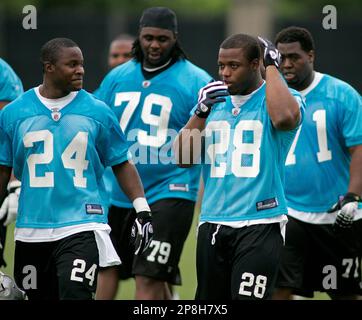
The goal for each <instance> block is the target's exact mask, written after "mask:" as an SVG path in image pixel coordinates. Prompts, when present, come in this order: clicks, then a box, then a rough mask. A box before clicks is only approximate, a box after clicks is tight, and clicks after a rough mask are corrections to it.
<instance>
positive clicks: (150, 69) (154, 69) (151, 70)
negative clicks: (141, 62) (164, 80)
mask: <svg viewBox="0 0 362 320" xmlns="http://www.w3.org/2000/svg"><path fill="white" fill-rule="evenodd" d="M171 60H172V58H171V59H170V60H168V61H167V62H166V63H165V64H163V65H162V66H159V67H155V68H146V67H145V66H142V68H143V70H145V71H147V72H155V71H157V70H160V69H162V68H164V67H166V66H168V65H169V64H170V62H171Z"/></svg>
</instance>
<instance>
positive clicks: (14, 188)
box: [0, 180, 21, 226]
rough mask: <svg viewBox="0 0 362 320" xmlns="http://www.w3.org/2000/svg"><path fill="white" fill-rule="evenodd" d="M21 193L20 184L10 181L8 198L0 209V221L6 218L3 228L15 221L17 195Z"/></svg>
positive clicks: (17, 203) (17, 202)
mask: <svg viewBox="0 0 362 320" xmlns="http://www.w3.org/2000/svg"><path fill="white" fill-rule="evenodd" d="M20 191H21V182H20V181H18V180H13V181H10V182H9V184H8V192H9V194H8V196H7V197H6V198H5V199H4V202H3V204H2V205H1V208H0V220H2V219H3V218H4V217H6V219H5V221H4V226H8V225H9V224H10V223H12V222H13V221H15V220H16V216H17V215H18V206H19V195H20Z"/></svg>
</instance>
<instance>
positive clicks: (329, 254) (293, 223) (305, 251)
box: [277, 216, 362, 297]
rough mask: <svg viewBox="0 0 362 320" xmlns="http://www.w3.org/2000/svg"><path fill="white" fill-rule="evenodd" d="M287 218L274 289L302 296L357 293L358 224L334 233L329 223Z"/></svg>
mask: <svg viewBox="0 0 362 320" xmlns="http://www.w3.org/2000/svg"><path fill="white" fill-rule="evenodd" d="M288 219H289V221H288V223H287V227H286V243H285V246H284V248H283V251H282V259H281V265H280V270H279V275H278V280H277V287H280V288H282V287H286V288H291V289H293V293H294V294H297V295H301V296H306V297H313V295H314V291H321V292H327V293H331V294H333V293H337V294H344V295H345V294H348V295H350V294H361V293H362V290H361V287H360V282H361V271H360V260H361V247H360V244H361V242H360V241H359V239H360V238H361V235H358V228H359V230H361V227H360V224H361V222H358V223H357V222H355V223H354V225H353V227H352V229H347V231H346V232H344V233H343V234H342V233H339V234H336V233H335V232H334V231H333V228H332V225H329V224H328V225H327V224H323V225H317V224H311V223H305V222H303V221H300V220H297V219H294V218H293V217H290V216H289V217H288Z"/></svg>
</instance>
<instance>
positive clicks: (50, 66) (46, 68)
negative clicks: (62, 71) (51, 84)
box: [43, 61, 54, 72]
mask: <svg viewBox="0 0 362 320" xmlns="http://www.w3.org/2000/svg"><path fill="white" fill-rule="evenodd" d="M43 70H44V72H53V71H54V64H52V63H51V62H50V61H44V64H43Z"/></svg>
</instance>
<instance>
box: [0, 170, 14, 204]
mask: <svg viewBox="0 0 362 320" xmlns="http://www.w3.org/2000/svg"><path fill="white" fill-rule="evenodd" d="M10 176H11V168H10V167H6V166H2V165H0V203H2V202H3V200H4V199H5V196H6V187H7V185H8V183H9V180H10Z"/></svg>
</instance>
